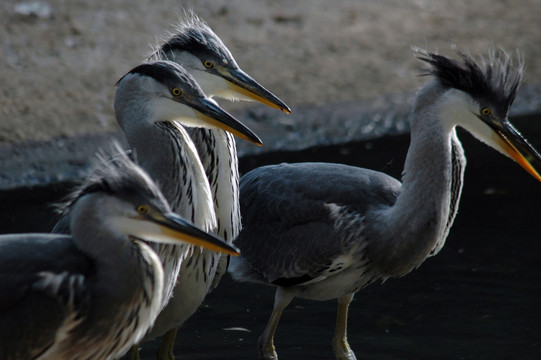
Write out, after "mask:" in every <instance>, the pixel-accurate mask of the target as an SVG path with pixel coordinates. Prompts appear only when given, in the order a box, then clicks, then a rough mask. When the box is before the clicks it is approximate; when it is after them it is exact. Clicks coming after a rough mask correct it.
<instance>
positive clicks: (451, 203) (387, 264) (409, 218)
mask: <svg viewBox="0 0 541 360" xmlns="http://www.w3.org/2000/svg"><path fill="white" fill-rule="evenodd" d="M431 110H433V107H431V106H424V107H417V108H416V110H414V112H413V114H412V124H411V125H412V129H411V142H410V147H409V150H408V154H407V157H406V163H405V167H404V176H403V183H402V188H401V191H400V194H399V196H398V198H397V199H396V202H395V204H394V205H393V206H392V207H390V208H388V209H385V210H383V211H381V212H380V213H378V214H377V219H376V222H375V223H376V224H377V225H375V226H376V227H375V228H374V230H375V234H377V237H378V238H377V239H375V241H374V243H373V244H371V245H370V252H371V258H372V261H373V262H374V264H375V265H376V266H377V267H378V268H379V270H380V271H381V273H382V274H386V275H388V276H401V275H404V274H406V273H408V272H409V271H411V270H413V269H414V268H416V267H417V266H419V265H420V264H421V263H422V262H423V261H424V260H425V259H426V258H427V257H428V256H430V255H433V254H434V253H436V252H437V251H438V250H439V249H441V247H442V246H443V244H444V241H445V237H446V236H447V234H448V232H449V228H450V226H451V224H452V221H453V219H454V216H455V214H456V211H457V207H458V200H459V197H460V190H461V184H462V176H463V168H464V166H465V161H464V157H463V154H462V148H461V145H460V142H459V141H458V139H457V138H456V133H455V129H454V127H450V126H448V125H447V122H446V121H445V120H444V119H442V118H437V117H434V114H433V113H434V111H431ZM436 113H437V112H436Z"/></svg>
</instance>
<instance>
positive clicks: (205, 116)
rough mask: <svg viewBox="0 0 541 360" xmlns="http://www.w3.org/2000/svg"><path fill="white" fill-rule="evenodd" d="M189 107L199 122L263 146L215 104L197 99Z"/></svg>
mask: <svg viewBox="0 0 541 360" xmlns="http://www.w3.org/2000/svg"><path fill="white" fill-rule="evenodd" d="M189 105H190V106H191V107H192V108H193V109H195V110H196V116H197V117H198V118H199V119H200V120H202V121H204V122H206V123H208V124H210V125H212V126H214V127H217V128H219V129H222V130H225V131H228V132H230V133H232V134H233V135H235V136H238V137H239V138H241V139H244V140H246V141H249V142H251V143H254V144H256V145H258V146H262V145H263V142H261V139H260V138H259V137H258V136H257V135H256V134H255V133H254V132H253V131H252V130H250V129H249V128H248V127H247V126H246V125H244V124H243V123H241V122H240V121H239V120H237V119H235V118H234V117H233V116H231V115H229V114H228V113H227V112H226V111H225V110H223V109H222V108H221V107H219V106H218V104H216V102H214V101H212V100H209V99H206V98H197V99H194V101H193V102H191V103H190V104H189Z"/></svg>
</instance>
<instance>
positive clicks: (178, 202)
mask: <svg viewBox="0 0 541 360" xmlns="http://www.w3.org/2000/svg"><path fill="white" fill-rule="evenodd" d="M125 134H126V137H127V139H128V143H129V144H130V146H131V147H132V149H133V150H134V152H135V156H136V159H137V162H138V163H139V164H140V165H141V166H142V167H143V168H144V169H145V170H146V171H147V172H148V173H149V175H150V176H151V177H152V178H153V179H154V181H156V182H157V183H158V185H159V186H160V188H161V190H162V192H163V194H164V196H165V198H166V199H167V201H168V202H169V204H170V205H171V208H172V209H173V211H174V212H176V213H178V214H179V215H181V216H183V217H185V218H187V219H189V220H191V221H192V222H194V223H195V224H196V225H198V226H200V227H202V228H203V229H205V230H207V231H209V230H212V229H214V228H215V226H216V216H215V213H214V209H213V204H212V195H211V189H210V186H209V183H208V180H207V178H206V176H205V171H204V169H203V166H202V164H201V161H200V159H199V156H198V155H197V150H196V149H195V146H194V144H193V142H192V140H191V139H190V137H189V136H188V134H187V133H186V130H185V129H184V128H183V127H182V126H181V125H179V124H177V123H171V122H161V123H160V122H159V123H155V124H152V125H150V126H139V127H137V128H136V129H132V130H131V131H125Z"/></svg>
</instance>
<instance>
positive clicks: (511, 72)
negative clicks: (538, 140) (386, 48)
mask: <svg viewBox="0 0 541 360" xmlns="http://www.w3.org/2000/svg"><path fill="white" fill-rule="evenodd" d="M458 55H459V57H460V59H459V60H453V59H449V58H447V57H445V56H442V55H437V54H432V53H427V52H424V51H419V55H418V57H419V59H420V60H422V61H424V62H426V63H428V64H429V65H430V69H429V72H428V74H427V75H432V76H434V78H435V81H436V82H437V84H438V85H439V86H440V87H441V88H443V90H444V93H443V94H442V96H441V99H440V102H439V107H438V109H439V110H440V115H442V116H443V117H444V118H445V120H446V121H447V123H448V124H449V125H450V126H461V127H463V128H464V129H466V130H468V131H469V132H470V133H471V134H472V135H474V136H475V137H476V138H478V139H479V140H481V141H483V142H484V143H486V144H487V145H489V146H491V147H492V148H494V149H496V150H498V151H499V152H501V153H502V154H504V155H506V156H508V157H510V158H512V159H513V160H515V161H516V162H517V163H518V164H519V165H520V166H522V167H523V168H524V169H525V170H526V171H527V172H528V173H529V174H530V175H532V176H533V177H534V178H536V179H537V180H539V181H541V156H540V155H539V153H538V152H537V150H536V149H534V148H533V147H532V146H531V145H530V144H529V143H528V141H527V140H526V139H525V138H524V137H523V136H522V135H521V134H520V132H519V131H518V130H516V129H515V127H514V126H513V125H512V124H511V122H510V121H509V116H508V114H509V109H510V107H511V105H512V104H513V101H514V99H515V97H516V93H517V89H518V87H519V84H520V81H521V78H522V72H523V64H522V61H520V59H519V64H518V66H513V62H512V58H511V57H510V56H509V55H508V54H506V53H504V52H503V51H501V52H499V53H498V54H496V53H495V52H491V53H490V54H489V56H488V58H486V59H485V58H482V59H480V60H479V61H476V60H475V59H474V58H473V57H472V56H471V55H469V54H466V53H462V52H458Z"/></svg>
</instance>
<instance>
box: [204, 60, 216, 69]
mask: <svg viewBox="0 0 541 360" xmlns="http://www.w3.org/2000/svg"><path fill="white" fill-rule="evenodd" d="M203 65H205V67H206V68H207V69H211V68H213V67H214V63H213V62H212V61H210V60H205V61H203Z"/></svg>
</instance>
